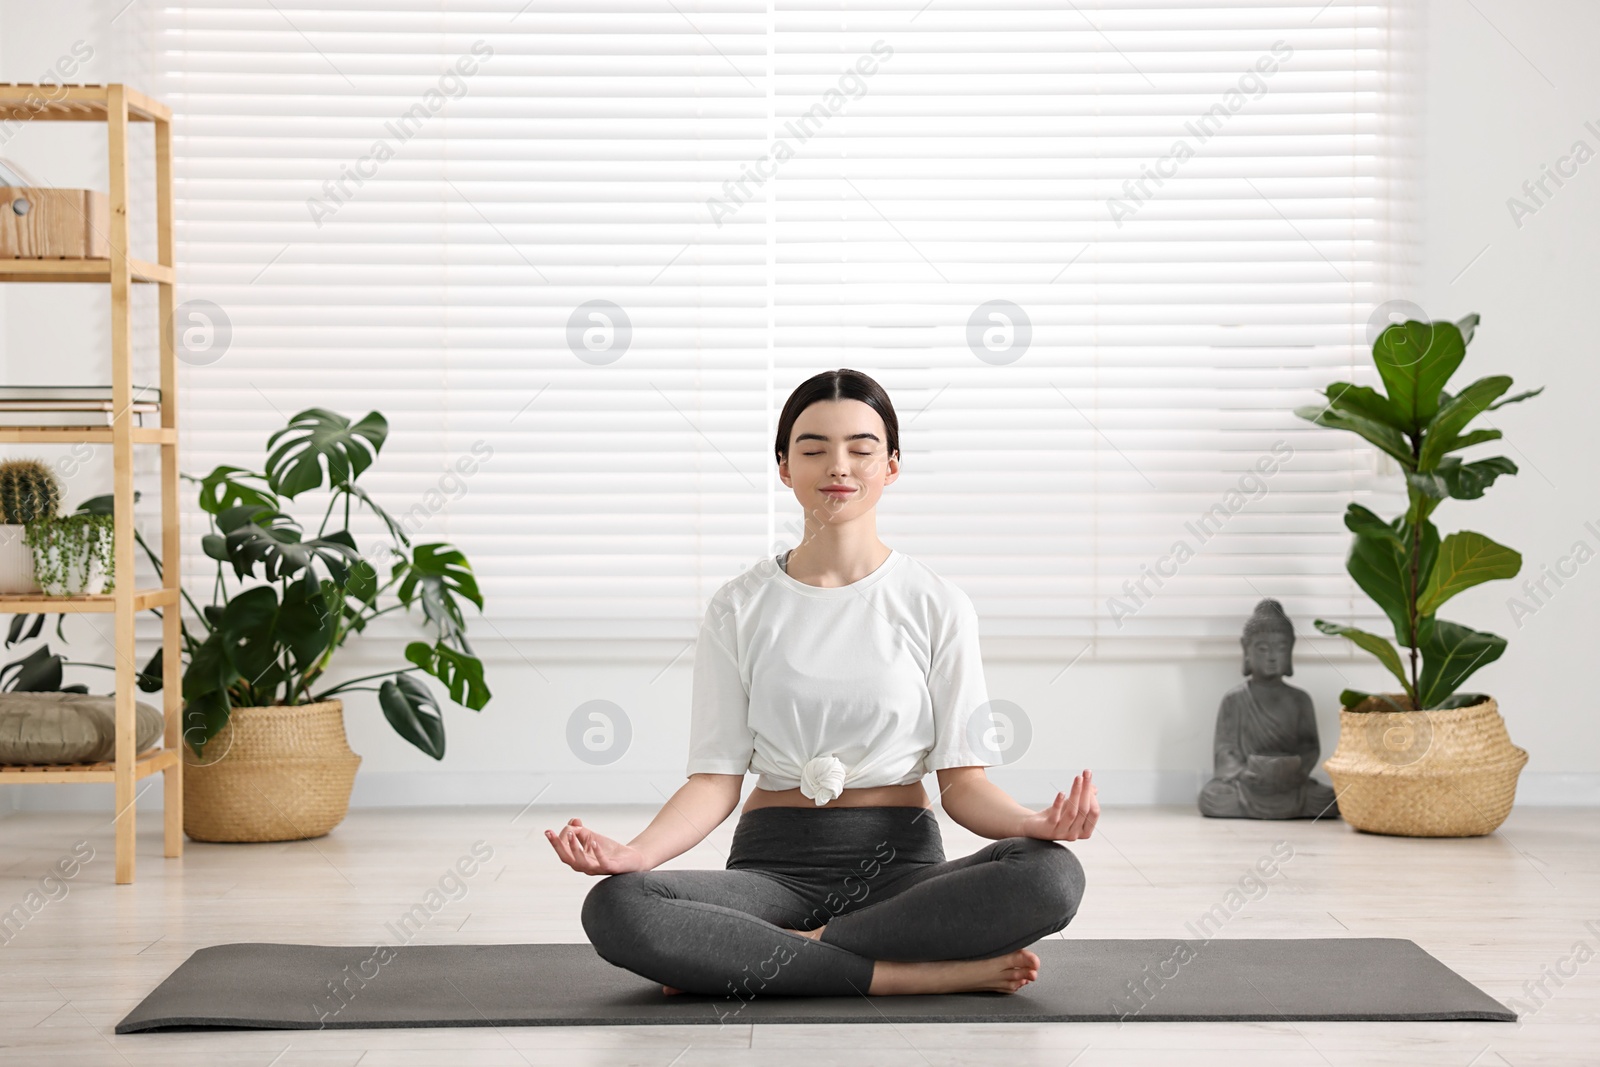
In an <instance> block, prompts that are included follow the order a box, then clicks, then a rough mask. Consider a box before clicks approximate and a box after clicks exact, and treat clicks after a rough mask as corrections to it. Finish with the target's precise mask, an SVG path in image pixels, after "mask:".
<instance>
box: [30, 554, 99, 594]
mask: <svg viewBox="0 0 1600 1067" xmlns="http://www.w3.org/2000/svg"><path fill="white" fill-rule="evenodd" d="M63 548H67V549H68V550H69V552H68V555H69V558H68V560H67V562H66V565H65V566H61V565H60V564H59V563H58V560H57V557H58V556H59V555H60V553H61V550H62V549H63ZM40 552H41V554H42V556H41V558H40V559H39V560H38V564H45V566H38V564H35V572H36V574H37V572H38V571H44V572H47V573H56V572H57V571H59V572H61V573H62V574H64V575H65V577H64V578H63V579H62V580H61V581H59V582H47V583H45V584H44V592H45V593H46V594H48V595H50V596H84V595H86V594H87V595H93V594H96V593H103V592H105V591H106V585H107V582H108V581H109V579H110V575H108V574H107V573H106V570H105V567H103V566H102V565H101V563H100V561H99V560H98V559H96V558H95V557H94V556H92V555H89V554H88V553H87V552H86V551H85V550H84V548H83V547H82V546H81V545H72V546H63V545H47V546H45V547H44V548H42V549H40ZM30 562H32V561H30Z"/></svg>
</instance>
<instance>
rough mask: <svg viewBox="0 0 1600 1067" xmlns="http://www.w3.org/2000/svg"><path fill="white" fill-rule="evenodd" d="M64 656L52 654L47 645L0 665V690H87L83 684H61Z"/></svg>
mask: <svg viewBox="0 0 1600 1067" xmlns="http://www.w3.org/2000/svg"><path fill="white" fill-rule="evenodd" d="M66 662H67V657H65V656H62V655H52V654H51V652H50V646H49V645H43V646H41V647H39V648H36V649H34V650H33V651H32V652H30V653H29V654H28V655H26V656H23V657H22V658H21V659H19V660H16V661H14V662H12V663H8V664H6V665H5V666H4V667H3V668H0V690H5V691H7V692H16V693H87V692H88V691H89V687H88V686H86V685H82V684H78V685H65V686H64V685H62V684H61V668H62V667H63V666H64V665H65V664H66Z"/></svg>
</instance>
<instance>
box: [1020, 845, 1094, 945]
mask: <svg viewBox="0 0 1600 1067" xmlns="http://www.w3.org/2000/svg"><path fill="white" fill-rule="evenodd" d="M1016 841H1017V842H1018V845H1017V847H1018V849H1019V851H1020V852H1021V853H1022V854H1023V855H1024V856H1025V857H1026V858H1027V865H1028V867H1029V870H1030V872H1031V873H1032V883H1033V892H1034V894H1035V900H1036V901H1037V903H1038V905H1039V907H1040V908H1041V910H1043V911H1044V912H1045V913H1046V915H1047V916H1048V917H1049V918H1050V920H1051V921H1053V922H1056V923H1057V924H1058V925H1056V926H1055V927H1054V929H1055V930H1059V929H1061V928H1062V927H1064V926H1066V925H1067V924H1068V923H1070V922H1071V921H1072V919H1073V916H1075V915H1077V914H1078V905H1079V904H1080V903H1081V902H1082V901H1083V889H1084V874H1083V864H1081V863H1079V862H1078V857H1077V856H1075V855H1073V853H1072V850H1071V849H1069V848H1067V846H1065V845H1063V844H1062V843H1061V842H1059V841H1045V840H1043V839H1042V838H1037V837H1022V838H1017V839H1016Z"/></svg>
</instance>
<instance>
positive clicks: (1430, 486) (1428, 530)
mask: <svg viewBox="0 0 1600 1067" xmlns="http://www.w3.org/2000/svg"><path fill="white" fill-rule="evenodd" d="M1478 321H1479V317H1478V316H1477V315H1468V316H1467V317H1466V318H1464V319H1462V320H1461V321H1459V322H1445V321H1437V322H1416V321H1408V322H1403V323H1393V324H1391V325H1389V326H1388V327H1386V328H1385V329H1384V330H1383V332H1382V333H1380V334H1379V335H1378V337H1377V339H1376V340H1375V341H1374V342H1373V345H1372V358H1373V362H1374V363H1376V364H1377V369H1378V376H1379V378H1380V379H1381V380H1382V382H1383V387H1384V390H1386V391H1385V392H1379V391H1378V390H1376V389H1373V388H1371V387H1369V386H1364V385H1355V384H1352V383H1350V382H1333V383H1332V384H1330V385H1329V386H1328V387H1327V389H1326V390H1324V392H1323V395H1324V396H1325V397H1326V402H1325V403H1323V404H1314V405H1307V406H1305V407H1300V408H1296V409H1295V414H1296V415H1298V416H1299V417H1301V418H1302V419H1306V420H1307V421H1309V422H1314V423H1316V424H1317V425H1318V426H1327V427H1331V428H1333V429H1339V430H1348V431H1350V432H1352V433H1355V434H1358V435H1359V436H1361V437H1363V438H1365V439H1366V440H1367V441H1369V442H1371V443H1372V444H1373V445H1375V446H1377V447H1378V448H1379V449H1381V450H1382V451H1383V452H1385V453H1387V454H1388V455H1390V456H1392V457H1394V459H1395V461H1396V462H1397V463H1398V464H1399V465H1400V467H1401V470H1402V471H1403V472H1404V474H1405V480H1406V499H1407V504H1408V506H1407V508H1406V511H1405V513H1404V514H1402V515H1398V516H1396V517H1395V518H1393V519H1391V520H1387V521H1385V520H1384V519H1383V518H1381V517H1380V516H1378V515H1376V514H1374V513H1373V512H1372V511H1371V510H1369V509H1367V508H1365V507H1362V506H1361V505H1360V504H1351V505H1350V506H1349V508H1348V509H1347V510H1346V512H1345V517H1344V524H1345V527H1346V528H1347V529H1349V530H1350V532H1351V533H1352V534H1354V535H1355V538H1354V541H1353V542H1352V544H1351V547H1350V555H1349V558H1348V560H1347V562H1346V569H1347V570H1348V571H1349V572H1350V576H1351V577H1352V578H1354V579H1355V581H1356V584H1357V585H1359V586H1360V587H1361V590H1362V591H1363V592H1364V593H1366V594H1367V595H1368V596H1369V597H1371V598H1372V600H1373V601H1374V602H1375V603H1376V604H1377V605H1378V606H1379V607H1380V608H1382V609H1383V612H1384V614H1385V615H1387V616H1388V618H1389V622H1390V623H1391V624H1392V625H1393V627H1394V642H1393V643H1391V642H1390V640H1389V639H1388V638H1387V637H1384V636H1381V635H1379V634H1374V633H1368V632H1366V631H1364V630H1358V629H1356V628H1355V627H1352V626H1345V625H1342V624H1340V623H1334V622H1328V621H1325V620H1323V619H1317V620H1316V626H1317V629H1319V630H1321V631H1322V632H1323V633H1326V634H1334V635H1337V636H1341V637H1345V638H1347V639H1348V640H1350V641H1351V642H1352V643H1354V644H1355V645H1356V646H1357V647H1359V648H1361V649H1363V650H1365V651H1367V652H1370V653H1371V654H1372V655H1374V656H1376V657H1377V659H1378V661H1379V662H1380V663H1382V664H1383V665H1384V666H1385V667H1386V668H1388V670H1389V672H1390V673H1391V674H1393V675H1394V676H1395V678H1396V679H1398V680H1399V682H1400V685H1401V688H1402V689H1403V690H1404V691H1405V695H1406V698H1407V700H1408V702H1409V703H1410V707H1409V708H1398V709H1396V710H1423V709H1430V708H1451V707H1462V706H1465V705H1467V704H1472V703H1477V702H1479V701H1480V700H1482V699H1483V698H1482V697H1481V696H1479V695H1478V694H1475V693H1468V694H1462V693H1459V692H1458V690H1459V688H1460V686H1461V684H1462V683H1463V682H1465V681H1466V680H1467V678H1468V677H1469V676H1470V675H1471V674H1472V673H1473V672H1474V671H1476V670H1477V669H1478V668H1479V667H1482V666H1484V665H1485V664H1488V663H1492V662H1494V661H1495V660H1496V659H1499V658H1500V655H1501V653H1502V652H1504V651H1505V647H1506V641H1505V638H1503V637H1499V636H1497V635H1495V634H1491V633H1483V632H1480V631H1478V630H1473V629H1470V628H1468V627H1466V626H1463V625H1461V624H1460V623H1455V622H1449V621H1446V620H1444V619H1441V618H1439V617H1438V614H1437V613H1438V610H1439V608H1440V607H1441V606H1443V605H1444V604H1445V602H1447V601H1448V600H1449V599H1450V598H1451V597H1453V596H1455V595H1456V594H1457V593H1460V592H1462V591H1464V590H1467V589H1470V588H1472V587H1473V586H1475V585H1479V584H1481V583H1483V582H1488V581H1494V580H1497V579H1501V578H1511V577H1514V576H1515V575H1516V574H1517V572H1518V571H1520V570H1521V569H1522V555H1521V553H1519V552H1517V551H1516V550H1515V549H1512V548H1507V547H1506V546H1505V545H1502V544H1497V543H1496V542H1494V541H1493V540H1491V539H1489V538H1488V537H1485V536H1484V535H1483V534H1480V533H1475V532H1473V531H1471V530H1460V531H1457V532H1456V533H1452V534H1449V535H1447V536H1445V537H1443V538H1441V537H1440V535H1439V530H1438V527H1436V526H1435V525H1434V524H1433V522H1432V521H1431V516H1432V515H1433V512H1434V510H1435V509H1436V508H1437V507H1438V506H1439V505H1440V504H1441V503H1443V502H1444V501H1446V500H1476V499H1478V498H1479V497H1482V496H1483V495H1484V493H1485V492H1486V491H1487V490H1488V488H1489V487H1490V486H1491V485H1493V484H1494V483H1495V481H1496V480H1497V479H1498V478H1500V477H1501V476H1502V475H1512V474H1516V473H1517V465H1516V464H1515V463H1513V462H1512V461H1511V460H1509V459H1507V458H1506V457H1505V456H1493V457H1491V458H1488V459H1480V460H1473V461H1468V460H1466V459H1463V458H1462V457H1461V456H1460V455H1457V454H1456V453H1459V452H1461V451H1463V450H1465V449H1468V448H1471V447H1472V446H1474V445H1480V444H1485V443H1487V442H1489V441H1496V440H1499V439H1500V437H1501V432H1500V431H1499V430H1497V429H1490V428H1480V429H1471V428H1470V426H1471V423H1472V422H1473V420H1474V419H1476V418H1478V417H1479V416H1480V415H1483V414H1485V413H1487V412H1490V411H1494V410H1495V409H1497V408H1501V407H1504V406H1505V405H1507V404H1515V403H1518V402H1519V401H1523V400H1527V399H1528V398H1529V397H1533V396H1537V395H1539V393H1541V392H1543V391H1544V390H1543V388H1539V389H1534V390H1531V391H1529V392H1523V393H1517V394H1515V395H1511V396H1507V395H1506V394H1507V393H1508V392H1509V391H1510V389H1511V379H1510V378H1509V377H1508V376H1506V375H1503V374H1497V375H1491V376H1489V377H1486V378H1479V379H1478V380H1477V381H1474V382H1472V383H1471V384H1469V385H1466V386H1464V387H1463V388H1462V389H1461V391H1460V392H1459V393H1456V394H1454V395H1452V394H1451V393H1450V392H1449V391H1448V390H1447V389H1446V385H1447V384H1448V383H1449V381H1450V377H1451V376H1452V375H1453V374H1455V372H1456V370H1457V369H1458V368H1459V367H1460V366H1461V363H1462V361H1463V360H1464V359H1465V358H1466V351H1467V345H1468V344H1469V343H1470V342H1471V340H1472V335H1473V333H1474V332H1475V330H1476V329H1477V325H1478ZM1370 696H1371V694H1368V693H1363V692H1359V691H1357V690H1353V689H1347V690H1345V691H1344V692H1343V693H1342V694H1341V695H1340V700H1341V702H1342V703H1343V704H1344V706H1345V707H1346V708H1350V709H1355V708H1356V707H1358V706H1359V705H1362V704H1363V702H1365V701H1367V700H1368V698H1369V697H1370ZM1379 703H1382V701H1379ZM1390 703H1393V702H1392V701H1391V702H1390ZM1368 706H1369V707H1370V706H1371V705H1368Z"/></svg>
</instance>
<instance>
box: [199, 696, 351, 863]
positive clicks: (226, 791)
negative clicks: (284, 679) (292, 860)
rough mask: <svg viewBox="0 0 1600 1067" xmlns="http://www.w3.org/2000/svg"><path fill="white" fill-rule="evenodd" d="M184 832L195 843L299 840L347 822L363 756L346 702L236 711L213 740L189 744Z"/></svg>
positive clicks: (319, 834)
mask: <svg viewBox="0 0 1600 1067" xmlns="http://www.w3.org/2000/svg"><path fill="white" fill-rule="evenodd" d="M185 759H186V760H187V763H186V765H185V766H184V768H183V832H184V833H186V834H188V835H189V836H190V837H192V838H194V839H195V840H196V841H297V840H301V839H303V838H308V837H321V836H323V835H324V834H326V833H327V832H328V831H330V830H332V829H333V828H334V827H335V826H338V825H339V823H340V822H342V821H343V820H344V817H345V813H346V812H347V811H348V810H349V807H350V790H351V788H352V786H354V784H355V778H356V768H357V767H359V766H360V765H361V757H360V756H358V755H356V754H355V753H354V752H352V751H351V750H350V743H349V741H348V740H347V739H346V738H345V733H344V704H343V702H341V701H338V700H327V701H323V702H321V703H318V704H298V705H281V706H274V707H265V708H234V709H233V711H232V712H231V713H230V714H229V716H228V722H227V724H226V725H225V726H223V728H222V729H221V730H219V731H217V733H216V735H215V736H214V737H212V738H211V740H210V741H209V742H207V744H206V746H205V755H204V756H203V757H196V756H195V754H194V750H193V749H189V748H187V747H186V748H185Z"/></svg>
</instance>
